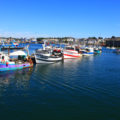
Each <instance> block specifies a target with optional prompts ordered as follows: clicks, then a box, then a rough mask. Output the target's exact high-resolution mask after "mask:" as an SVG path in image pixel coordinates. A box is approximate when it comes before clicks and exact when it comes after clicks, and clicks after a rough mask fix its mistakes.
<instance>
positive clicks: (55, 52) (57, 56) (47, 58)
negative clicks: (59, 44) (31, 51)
mask: <svg viewBox="0 0 120 120" xmlns="http://www.w3.org/2000/svg"><path fill="white" fill-rule="evenodd" d="M62 60H63V53H62V51H61V50H60V49H52V48H51V49H47V48H46V47H45V43H44V44H43V49H38V50H36V51H35V61H36V63H54V62H58V61H62Z"/></svg>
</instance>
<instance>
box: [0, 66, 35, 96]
mask: <svg viewBox="0 0 120 120" xmlns="http://www.w3.org/2000/svg"><path fill="white" fill-rule="evenodd" d="M32 71H33V68H26V69H22V70H17V71H6V72H2V73H0V94H1V92H2V91H6V90H7V89H8V88H9V87H13V88H15V89H18V90H21V89H27V88H28V86H29V80H30V78H31V75H32Z"/></svg>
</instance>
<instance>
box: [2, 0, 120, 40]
mask: <svg viewBox="0 0 120 120" xmlns="http://www.w3.org/2000/svg"><path fill="white" fill-rule="evenodd" d="M113 35H114V36H120V0H0V36H13V37H14V36H15V37H65V36H71V37H77V38H78V37H80V38H81V37H89V36H91V37H92V36H96V37H99V36H103V37H111V36H113Z"/></svg>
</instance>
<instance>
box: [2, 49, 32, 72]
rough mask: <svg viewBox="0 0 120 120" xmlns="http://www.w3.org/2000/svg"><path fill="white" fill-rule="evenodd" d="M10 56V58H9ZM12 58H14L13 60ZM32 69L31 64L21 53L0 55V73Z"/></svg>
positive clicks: (28, 58) (29, 59)
mask: <svg viewBox="0 0 120 120" xmlns="http://www.w3.org/2000/svg"><path fill="white" fill-rule="evenodd" d="M11 56H12V58H11ZM13 56H15V57H14V58H13ZM29 67H33V62H32V60H31V58H30V57H28V56H27V55H26V54H25V53H24V52H23V51H15V52H13V53H10V55H9V54H4V53H1V54H0V71H8V70H17V69H24V68H29Z"/></svg>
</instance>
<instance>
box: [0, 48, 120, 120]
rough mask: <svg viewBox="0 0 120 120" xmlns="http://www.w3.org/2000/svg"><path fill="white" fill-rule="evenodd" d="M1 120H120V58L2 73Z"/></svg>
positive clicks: (105, 57) (86, 59) (96, 58)
mask: <svg viewBox="0 0 120 120" xmlns="http://www.w3.org/2000/svg"><path fill="white" fill-rule="evenodd" d="M0 119H1V120H8V119H9V120H120V55H116V54H114V53H112V52H109V51H107V50H104V51H103V53H102V54H101V55H96V56H91V57H83V58H79V59H72V60H65V61H64V62H59V63H55V64H49V65H40V64H37V65H35V66H34V68H33V69H24V70H18V71H9V72H4V73H0Z"/></svg>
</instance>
